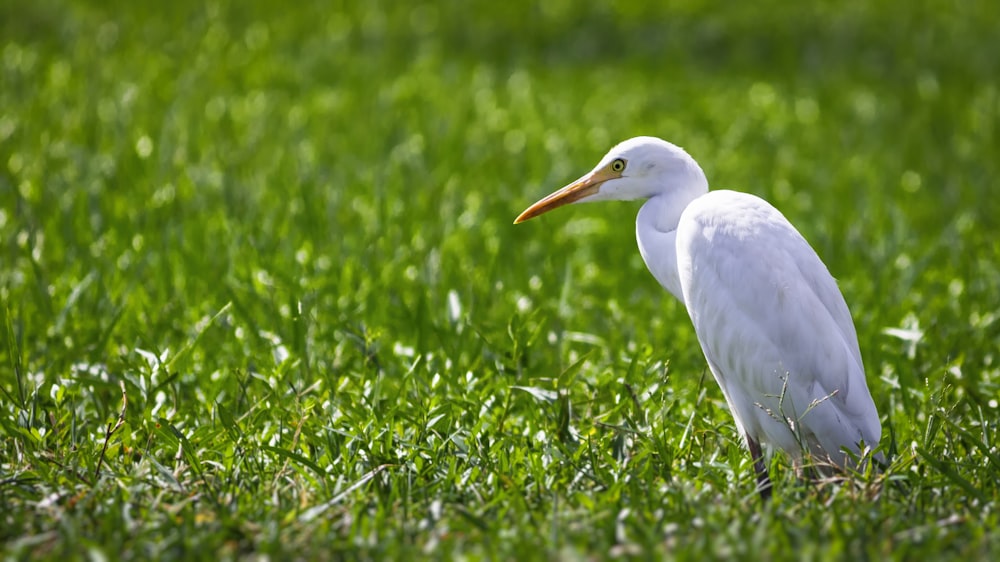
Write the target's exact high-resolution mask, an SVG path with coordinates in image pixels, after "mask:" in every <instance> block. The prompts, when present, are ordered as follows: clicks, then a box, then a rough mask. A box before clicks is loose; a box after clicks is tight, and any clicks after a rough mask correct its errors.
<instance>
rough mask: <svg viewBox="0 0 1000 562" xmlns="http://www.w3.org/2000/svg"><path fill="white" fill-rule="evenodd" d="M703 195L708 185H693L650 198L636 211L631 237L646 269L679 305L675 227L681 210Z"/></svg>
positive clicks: (679, 283)
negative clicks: (636, 244) (632, 236)
mask: <svg viewBox="0 0 1000 562" xmlns="http://www.w3.org/2000/svg"><path fill="white" fill-rule="evenodd" d="M702 178H704V176H702ZM702 181H704V180H702ZM707 192H708V185H707V182H705V183H704V185H695V186H692V188H691V189H683V190H670V191H667V192H663V193H659V194H657V195H654V196H653V197H650V198H649V200H648V201H646V203H645V204H643V206H642V208H641V209H639V216H638V217H636V221H635V237H636V241H637V242H638V243H639V253H640V254H642V259H643V261H645V262H646V267H647V268H648V269H649V272H650V273H652V274H653V277H655V278H656V280H657V281H659V282H660V284H661V285H663V286H664V287H665V288H666V289H667V290H668V291H670V294H672V295H673V296H674V297H676V298H677V299H678V300H680V301H681V302H684V294H683V292H682V291H681V282H680V277H679V275H678V273H677V244H676V241H677V225H678V224H680V220H681V215H682V214H683V213H684V209H686V208H687V206H688V205H689V204H690V203H691V202H692V201H694V200H695V199H697V198H698V197H700V196H702V195H704V194H705V193H707Z"/></svg>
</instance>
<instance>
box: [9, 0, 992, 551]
mask: <svg viewBox="0 0 1000 562" xmlns="http://www.w3.org/2000/svg"><path fill="white" fill-rule="evenodd" d="M522 4H525V5H522ZM526 4H527V3H520V2H477V3H475V5H474V4H473V3H469V2H457V1H454V2H453V1H445V2H437V3H427V4H420V5H417V4H414V3H407V2H364V3H362V2H343V3H341V2H333V3H330V4H329V5H328V4H326V3H321V2H304V3H299V4H294V5H293V4H288V3H277V2H275V3H273V4H272V3H267V2H235V1H229V0H221V1H215V2H210V3H208V4H207V5H205V3H203V2H173V3H170V5H171V6H172V7H171V8H158V9H157V8H150V7H146V6H145V5H144V4H142V3H133V2H98V1H91V2H69V3H67V2H57V1H55V0H40V1H37V2H30V3H24V2H14V1H12V0H0V83H2V86H0V247H2V250H0V296H2V304H0V314H2V320H3V321H2V325H0V510H2V513H0V543H2V545H3V551H4V554H5V556H8V557H10V558H13V559H26V558H37V559H45V558H48V559H57V558H58V559H78V558H91V559H95V560H98V559H101V558H102V557H107V558H111V559H116V558H124V559H148V558H151V557H155V558H163V559H188V558H199V559H215V560H226V559H234V558H244V557H260V558H271V559H276V560H284V559H350V560H355V559H376V560H381V559H392V558H402V557H407V558H410V557H421V556H426V557H429V558H469V559H499V560H514V559H600V558H609V557H615V556H622V557H632V556H635V557H638V558H644V557H646V556H651V557H657V558H658V557H664V558H677V559H694V560H705V559H713V558H737V557H740V558H744V559H747V558H762V559H774V560H788V559H793V560H825V559H851V560H866V559H879V560H881V559H919V560H935V559H958V558H960V557H961V558H965V559H970V560H971V559H982V558H986V557H989V556H991V555H995V553H996V552H998V551H1000V530H998V529H1000V516H998V508H1000V501H998V500H1000V450H998V440H1000V435H998V423H1000V419H998V412H1000V409H998V404H997V401H998V398H1000V364H998V349H1000V322H998V315H1000V297H998V295H1000V224H998V222H1000V219H998V217H1000V202H998V201H1000V200H998V198H997V188H996V178H998V177H1000V84H998V78H997V77H998V76H1000V57H998V56H997V52H996V22H997V21H1000V8H998V6H1000V4H998V3H996V2H987V1H978V2H977V1H958V2H943V1H941V2H938V1H933V0H927V1H923V2H915V3H914V2H908V1H898V2H871V3H850V5H849V6H847V7H845V6H842V4H843V3H840V2H819V3H816V4H811V5H798V4H795V5H792V4H788V3H785V2H777V1H766V2H763V3H761V2H755V3H745V6H744V7H739V6H743V4H741V5H739V6H738V5H731V6H726V7H722V6H715V5H714V3H709V2H702V1H692V2H669V3H668V6H667V7H662V8H656V9H639V8H636V7H620V8H614V9H613V8H610V7H608V8H592V9H586V10H584V9H583V4H580V3H577V2H568V1H555V0H553V1H550V2H545V3H543V4H544V5H545V7H544V8H539V7H530V6H528V5H526ZM639 134H653V135H657V136H661V137H664V138H667V139H669V140H672V141H674V142H677V143H678V144H681V145H683V146H685V147H687V148H688V149H689V151H690V152H691V153H692V154H693V155H694V156H695V158H696V159H698V160H699V161H700V162H701V164H702V166H703V167H704V168H705V171H706V173H707V174H708V176H709V180H710V182H711V183H712V184H713V185H714V186H715V187H727V188H733V189H739V190H742V191H748V192H752V193H755V194H758V195H761V196H763V197H765V198H767V199H768V200H769V201H771V202H772V203H774V204H775V205H776V206H777V207H778V208H779V209H781V210H782V212H784V213H785V214H786V216H788V217H789V219H790V220H791V221H792V222H793V223H794V224H796V225H797V226H798V227H799V229H800V230H801V231H802V232H803V234H804V235H805V236H806V238H807V239H809V240H810V241H811V242H812V244H813V245H814V247H815V248H816V249H817V251H818V252H819V253H820V255H821V256H822V257H823V258H824V260H825V261H826V263H827V265H828V266H829V267H830V269H831V271H832V272H833V273H834V275H835V276H836V277H837V278H838V279H839V282H840V285H841V288H842V290H843V292H844V294H845V296H846V298H847V301H848V303H849V304H850V306H851V309H852V311H853V314H854V318H855V322H856V324H857V328H858V334H859V339H860V342H861V346H862V350H863V353H864V357H865V361H866V365H867V370H868V376H869V384H870V386H871V389H872V392H873V395H874V397H875V401H876V403H877V405H878V408H879V411H880V413H881V415H882V418H883V425H884V427H885V431H884V438H883V442H882V447H883V449H884V450H885V451H886V452H888V453H889V454H890V456H891V458H892V464H891V466H890V467H889V469H888V470H887V471H886V472H885V473H884V474H881V475H878V474H866V475H861V476H859V477H858V478H857V480H856V482H855V483H852V484H849V485H844V486H820V487H815V486H809V485H805V484H802V483H800V482H798V481H797V480H796V479H795V477H794V474H793V471H792V470H791V469H790V467H788V466H787V463H786V460H785V459H784V458H782V457H778V458H776V459H774V461H773V462H772V471H773V474H774V477H775V480H776V485H777V493H776V495H775V498H774V501H773V502H771V503H770V504H768V505H766V506H762V505H760V503H759V501H758V500H757V498H756V496H755V494H754V492H753V478H752V470H751V466H750V462H749V459H748V455H747V454H746V453H745V451H744V450H743V449H742V448H741V446H740V441H739V437H738V435H736V432H735V429H734V427H733V423H732V420H731V417H730V415H729V413H728V411H727V408H726V406H725V403H724V401H723V398H722V395H721V392H720V391H719V389H718V388H717V387H716V386H715V384H714V382H713V381H712V379H711V376H710V374H708V373H707V370H706V365H705V361H704V359H703V357H702V356H701V352H700V350H699V348H698V345H697V340H696V338H695V336H694V332H693V330H692V328H691V326H690V322H689V320H688V318H687V316H686V313H685V312H684V310H683V308H682V306H681V305H679V304H678V303H676V302H674V301H673V300H672V298H671V297H670V296H669V295H668V294H667V293H666V292H665V291H664V290H663V289H661V288H660V287H659V286H658V285H657V284H656V282H655V281H654V280H653V278H652V276H650V275H649V274H648V273H647V272H646V270H645V268H644V266H643V264H642V262H641V259H640V257H639V254H638V251H637V249H636V247H635V241H634V238H633V237H634V229H633V223H632V221H633V219H634V215H635V212H636V210H637V204H626V203H620V204H612V203H607V204H603V205H587V206H578V207H572V208H568V209H561V210H560V211H558V212H556V213H552V214H551V215H547V216H545V217H543V218H541V219H537V220H535V221H531V222H529V223H527V224H523V225H519V226H517V227H515V226H513V225H512V224H511V222H512V220H513V218H514V217H515V216H516V215H517V213H518V212H520V211H521V210H522V209H523V208H525V207H526V206H527V205H528V204H529V203H531V202H533V201H534V200H536V199H537V198H539V197H540V196H542V195H544V194H546V193H548V192H549V191H551V190H553V189H554V188H556V187H559V186H561V185H562V184H564V183H565V182H567V181H569V180H571V179H574V178H576V177H577V176H579V175H580V174H581V173H583V172H584V171H586V170H588V169H589V168H590V167H591V166H592V165H593V164H594V163H596V161H597V159H598V158H599V157H600V156H601V155H603V153H604V152H605V151H606V150H607V149H608V148H609V147H610V146H611V145H612V144H613V143H615V142H617V141H619V140H622V139H624V138H628V137H631V136H635V135H639ZM887 330H888V331H887ZM893 330H895V331H893Z"/></svg>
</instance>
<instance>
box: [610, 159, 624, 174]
mask: <svg viewBox="0 0 1000 562" xmlns="http://www.w3.org/2000/svg"><path fill="white" fill-rule="evenodd" d="M624 169H625V161H624V160H622V159H621V158H615V159H614V160H612V161H611V171H612V172H620V171H622V170H624Z"/></svg>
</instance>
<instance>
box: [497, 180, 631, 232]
mask: <svg viewBox="0 0 1000 562" xmlns="http://www.w3.org/2000/svg"><path fill="white" fill-rule="evenodd" d="M618 177H621V174H616V173H614V172H611V171H610V170H608V169H606V168H602V169H600V170H595V171H593V172H590V173H589V174H587V175H585V176H583V177H582V178H580V179H578V180H576V181H575V182H573V183H571V184H569V185H567V186H566V187H564V188H562V189H560V190H559V191H556V192H555V193H552V194H549V195H547V196H546V197H544V198H542V199H541V200H539V201H537V202H535V204H534V205H532V206H530V207H528V208H527V209H525V210H524V212H522V213H521V214H520V215H518V216H517V218H516V219H514V224H518V223H522V222H524V221H526V220H528V219H530V218H534V217H537V216H538V215H540V214H542V213H547V212H549V211H551V210H552V209H555V208H556V207H562V206H563V205H569V204H570V203H575V202H577V201H579V200H581V199H583V198H585V197H589V196H591V195H594V194H595V193H597V192H598V191H600V189H601V184H602V183H604V182H606V181H608V180H610V179H614V178H618Z"/></svg>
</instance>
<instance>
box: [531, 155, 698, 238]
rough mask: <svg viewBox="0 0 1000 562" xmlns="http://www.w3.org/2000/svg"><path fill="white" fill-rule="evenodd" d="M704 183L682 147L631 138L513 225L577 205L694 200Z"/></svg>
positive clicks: (544, 199) (696, 165) (546, 198)
mask: <svg viewBox="0 0 1000 562" xmlns="http://www.w3.org/2000/svg"><path fill="white" fill-rule="evenodd" d="M706 191H708V180H706V179H705V173H704V172H702V170H701V167H700V166H698V163H697V162H695V161H694V158H691V156H690V155H688V153H687V152H685V151H684V149H683V148H681V147H679V146H677V145H674V144H671V143H669V142H667V141H665V140H662V139H658V138H655V137H635V138H632V139H629V140H627V141H624V142H622V143H620V144H618V145H617V146H615V147H614V148H612V149H611V150H610V151H609V152H608V153H607V154H606V155H605V156H604V158H602V159H601V162H600V163H599V164H598V165H597V166H596V167H594V169H593V170H591V171H590V172H588V173H587V174H586V175H584V176H583V177H581V178H580V179H578V180H576V181H575V182H573V183H571V184H569V185H567V186H566V187H564V188H562V189H560V190H558V191H556V192H555V193H552V194H551V195H549V196H547V197H545V198H543V199H542V200H540V201H538V202H536V203H535V204H534V205H532V206H530V207H528V208H527V209H525V211H524V212H523V213H521V214H520V215H519V216H518V217H517V219H515V220H514V223H515V224H517V223H519V222H524V221H526V220H528V219H530V218H533V217H537V216H538V215H540V214H542V213H545V212H548V211H551V210H552V209H555V208H556V207H561V206H563V205H568V204H570V203H577V202H589V201H607V200H632V199H649V198H650V197H655V196H657V195H660V194H667V193H671V192H676V193H678V194H681V193H683V194H688V193H690V194H691V197H690V199H694V197H697V196H699V195H702V194H703V193H705V192H706Z"/></svg>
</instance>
